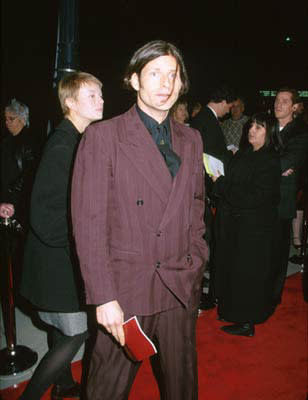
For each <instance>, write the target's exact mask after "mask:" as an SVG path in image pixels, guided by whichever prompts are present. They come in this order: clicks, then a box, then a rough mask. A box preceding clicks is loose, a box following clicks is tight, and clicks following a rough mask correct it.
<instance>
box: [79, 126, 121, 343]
mask: <svg viewBox="0 0 308 400" xmlns="http://www.w3.org/2000/svg"><path fill="white" fill-rule="evenodd" d="M106 136H107V135H105V132H102V131H101V130H100V128H97V126H95V125H94V126H91V127H89V128H88V129H87V131H86V132H85V133H84V136H83V138H82V140H81V143H80V145H79V148H78V152H77V157H76V161H75V165H74V172H73V180H72V222H73V233H74V237H75V241H76V249H77V254H78V257H79V261H80V269H81V273H82V277H83V280H84V283H85V292H86V301H87V303H88V304H95V305H97V309H96V317H97V321H98V323H99V324H101V325H103V326H104V327H105V328H106V330H107V331H108V332H109V333H111V334H112V335H113V336H114V338H115V339H116V340H117V341H118V342H119V343H120V344H121V345H123V344H124V342H125V341H124V331H123V327H122V324H123V322H124V315H123V311H122V309H121V306H120V305H119V303H118V301H117V292H116V288H115V285H114V282H113V280H112V278H111V275H110V273H109V269H110V268H111V266H110V262H111V261H110V257H109V232H110V219H109V218H110V215H111V208H112V207H114V204H109V203H110V199H111V192H112V184H113V171H112V164H111V157H110V152H111V148H110V145H109V144H108V140H106Z"/></svg>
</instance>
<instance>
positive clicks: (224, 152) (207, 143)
mask: <svg viewBox="0 0 308 400" xmlns="http://www.w3.org/2000/svg"><path fill="white" fill-rule="evenodd" d="M204 118H205V117H204V115H203V114H201V113H199V115H197V116H196V117H195V118H194V120H193V122H192V127H193V128H195V129H197V130H198V131H199V132H200V134H201V137H202V143H203V152H204V153H208V154H211V155H212V156H214V157H216V158H218V159H219V160H221V161H223V162H224V163H225V164H228V163H229V161H230V160H231V158H232V156H233V153H232V152H231V151H229V150H228V149H227V146H226V142H225V138H224V135H223V131H222V129H221V128H220V126H219V122H218V121H217V120H216V118H215V117H214V116H213V118H206V120H204Z"/></svg>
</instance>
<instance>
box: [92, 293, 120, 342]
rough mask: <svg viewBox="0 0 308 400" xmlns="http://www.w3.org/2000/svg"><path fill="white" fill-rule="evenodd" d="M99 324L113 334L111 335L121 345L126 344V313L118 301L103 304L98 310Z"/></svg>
mask: <svg viewBox="0 0 308 400" xmlns="http://www.w3.org/2000/svg"><path fill="white" fill-rule="evenodd" d="M96 319H97V322H98V323H99V324H101V325H103V327H104V328H105V329H106V330H107V332H109V333H111V335H112V336H113V337H114V338H115V339H116V340H117V341H118V342H119V343H120V345H121V346H124V344H125V336H124V330H123V326H122V325H123V322H124V313H123V311H122V308H121V307H120V304H119V303H118V302H117V301H116V300H113V301H110V302H109V303H105V304H102V305H100V306H98V307H97V308H96Z"/></svg>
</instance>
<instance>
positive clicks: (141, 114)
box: [136, 104, 170, 133]
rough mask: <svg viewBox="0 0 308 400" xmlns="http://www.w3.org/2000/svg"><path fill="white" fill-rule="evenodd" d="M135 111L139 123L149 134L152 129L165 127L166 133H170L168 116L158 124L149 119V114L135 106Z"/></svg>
mask: <svg viewBox="0 0 308 400" xmlns="http://www.w3.org/2000/svg"><path fill="white" fill-rule="evenodd" d="M136 109H137V112H138V114H139V117H140V118H141V121H142V122H143V123H144V125H145V126H146V128H147V129H148V131H149V132H150V133H151V132H152V130H153V129H154V128H158V127H163V126H164V127H165V128H166V130H167V132H168V133H169V132H170V117H169V114H168V115H167V117H166V118H165V119H164V120H163V122H161V123H158V122H157V121H156V120H155V119H154V118H152V117H150V116H149V114H147V113H145V112H144V111H142V110H141V108H140V107H139V106H138V104H136Z"/></svg>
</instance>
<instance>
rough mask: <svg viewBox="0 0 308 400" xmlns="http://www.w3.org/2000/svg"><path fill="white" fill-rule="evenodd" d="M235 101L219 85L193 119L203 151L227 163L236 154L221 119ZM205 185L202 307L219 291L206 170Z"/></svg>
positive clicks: (211, 303)
mask: <svg viewBox="0 0 308 400" xmlns="http://www.w3.org/2000/svg"><path fill="white" fill-rule="evenodd" d="M235 100H236V96H235V94H234V93H233V90H232V89H231V88H229V87H227V86H225V85H221V86H217V87H216V88H214V89H213V90H212V91H211V93H210V96H209V101H208V103H207V105H206V106H205V107H202V109H201V110H200V112H199V113H198V115H197V116H196V117H195V118H193V119H192V121H191V127H192V128H195V129H197V130H198V131H199V132H200V133H201V137H202V142H203V152H204V153H207V154H210V155H211V156H214V157H216V158H218V159H219V160H221V161H222V162H223V163H224V165H227V164H228V163H229V162H230V160H231V159H232V156H233V153H232V151H230V150H228V149H227V145H226V141H225V137H224V134H223V130H222V128H221V126H220V122H219V118H223V117H224V116H225V115H226V114H228V113H229V112H230V110H231V107H232V105H233V102H234V101H235ZM205 187H206V196H207V205H206V209H205V218H204V219H205V221H206V240H207V241H208V243H209V246H210V259H209V263H208V266H207V269H209V283H208V293H207V294H205V293H203V288H202V295H201V303H200V309H201V310H207V309H210V308H214V307H215V306H216V294H215V291H214V281H215V266H214V263H213V254H214V247H215V237H214V234H213V226H214V217H213V213H212V209H213V208H215V206H216V199H215V196H213V193H212V189H213V182H212V180H211V178H210V177H209V175H208V174H207V173H205Z"/></svg>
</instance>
